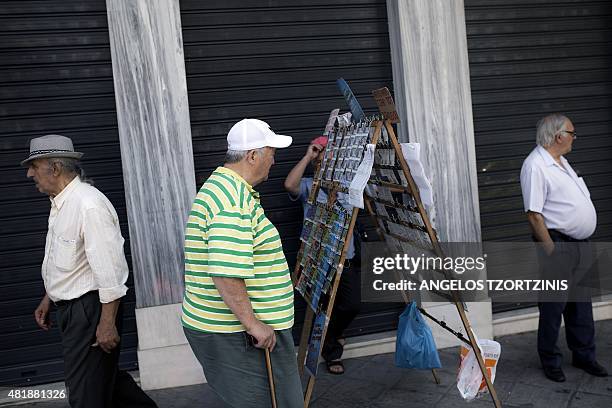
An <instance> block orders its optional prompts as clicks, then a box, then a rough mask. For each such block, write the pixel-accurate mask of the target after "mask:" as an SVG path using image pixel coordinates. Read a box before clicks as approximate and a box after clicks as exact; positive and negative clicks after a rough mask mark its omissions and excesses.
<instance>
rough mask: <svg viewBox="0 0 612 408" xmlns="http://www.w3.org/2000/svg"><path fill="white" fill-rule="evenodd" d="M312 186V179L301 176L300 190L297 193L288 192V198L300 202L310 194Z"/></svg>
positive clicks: (304, 200)
mask: <svg viewBox="0 0 612 408" xmlns="http://www.w3.org/2000/svg"><path fill="white" fill-rule="evenodd" d="M311 188H312V179H311V178H309V177H302V180H300V191H299V193H298V194H297V195H293V194H291V193H289V199H290V200H291V201H299V202H301V203H302V204H303V203H305V202H306V201H308V196H309V195H310V189H311Z"/></svg>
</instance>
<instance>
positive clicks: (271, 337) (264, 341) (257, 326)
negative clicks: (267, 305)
mask: <svg viewBox="0 0 612 408" xmlns="http://www.w3.org/2000/svg"><path fill="white" fill-rule="evenodd" d="M247 333H248V334H250V335H251V336H253V338H254V341H253V343H254V346H255V347H257V348H260V349H266V348H267V349H270V351H272V350H273V349H274V346H275V345H276V334H275V333H274V329H273V328H272V327H271V326H268V325H267V324H265V323H262V322H261V321H259V320H255V323H254V324H253V325H252V326H251V327H248V328H247Z"/></svg>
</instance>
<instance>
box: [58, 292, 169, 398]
mask: <svg viewBox="0 0 612 408" xmlns="http://www.w3.org/2000/svg"><path fill="white" fill-rule="evenodd" d="M101 312H102V304H101V303H100V300H99V298H98V292H97V291H93V292H89V293H86V294H85V295H83V296H81V297H80V298H78V299H74V300H71V301H66V302H59V304H58V306H57V321H58V325H59V329H60V333H61V335H62V348H63V354H64V369H65V374H66V388H67V390H68V401H69V402H70V406H71V407H72V408H110V407H117V408H128V407H132V408H140V407H143V408H144V407H157V405H156V404H155V402H154V401H153V400H152V399H151V398H149V396H147V394H145V393H144V391H142V390H141V389H140V387H138V385H137V384H136V382H135V381H134V379H133V378H132V377H131V376H130V375H129V374H128V373H126V372H124V371H119V369H118V368H117V364H118V361H119V348H120V346H119V345H118V346H117V347H116V348H115V349H113V350H112V352H111V353H105V352H104V351H103V350H102V349H101V348H100V347H92V346H91V345H92V344H94V343H95V342H96V329H97V326H98V322H99V321H100V314H101ZM122 321H123V307H122V305H121V304H120V306H119V310H118V312H117V320H116V323H115V324H116V325H117V330H118V332H119V336H121V332H122V327H121V326H122Z"/></svg>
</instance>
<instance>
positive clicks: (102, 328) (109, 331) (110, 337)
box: [91, 321, 121, 353]
mask: <svg viewBox="0 0 612 408" xmlns="http://www.w3.org/2000/svg"><path fill="white" fill-rule="evenodd" d="M119 340H121V338H120V337H119V333H118V332H117V327H116V326H115V324H114V323H105V322H102V321H101V322H100V323H98V327H97V329H96V342H95V343H94V344H92V345H91V346H92V347H98V346H100V348H101V349H102V350H104V351H105V352H106V353H110V352H111V351H112V350H113V349H114V348H115V347H117V345H119Z"/></svg>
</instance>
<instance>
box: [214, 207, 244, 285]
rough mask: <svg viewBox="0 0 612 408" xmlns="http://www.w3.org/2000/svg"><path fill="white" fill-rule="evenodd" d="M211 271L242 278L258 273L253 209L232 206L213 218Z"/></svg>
mask: <svg viewBox="0 0 612 408" xmlns="http://www.w3.org/2000/svg"><path fill="white" fill-rule="evenodd" d="M208 274H209V275H210V276H218V277H226V278H242V279H247V278H252V277H253V276H255V274H254V271H253V229H252V227H251V215H250V213H246V212H243V211H240V209H239V208H232V209H229V210H224V211H221V212H219V213H218V214H216V215H215V216H214V217H213V218H212V219H211V221H210V223H209V225H208Z"/></svg>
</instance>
